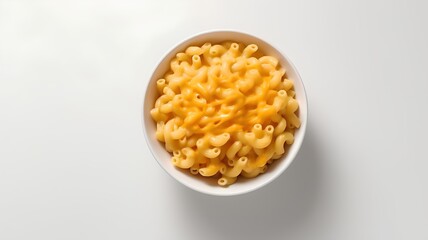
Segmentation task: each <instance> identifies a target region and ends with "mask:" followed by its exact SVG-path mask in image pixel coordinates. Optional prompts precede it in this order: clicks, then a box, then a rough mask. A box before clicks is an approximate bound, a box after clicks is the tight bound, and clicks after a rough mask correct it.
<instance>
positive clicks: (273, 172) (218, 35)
mask: <svg viewBox="0 0 428 240" xmlns="http://www.w3.org/2000/svg"><path fill="white" fill-rule="evenodd" d="M222 41H236V42H240V43H243V44H246V45H249V44H257V46H258V49H259V50H258V51H261V52H263V54H266V55H269V56H273V57H275V58H276V59H278V61H279V64H280V65H281V67H283V68H284V69H286V70H287V78H288V79H290V80H292V81H293V82H294V91H295V92H296V100H297V101H298V102H299V118H300V122H301V125H300V127H299V129H297V131H296V132H295V133H294V142H293V144H292V145H291V146H290V148H289V149H288V150H287V154H284V155H283V156H282V157H281V158H279V159H277V160H276V161H275V162H274V163H273V164H271V165H270V166H269V169H268V170H267V171H266V172H265V173H264V174H260V175H259V176H257V178H252V179H242V178H240V179H239V180H238V181H237V182H236V183H234V184H232V185H230V186H228V187H227V188H222V187H219V185H218V184H217V180H218V179H215V178H211V184H209V183H208V181H206V179H204V180H202V181H201V178H202V177H201V178H197V177H195V176H194V175H192V174H189V171H188V170H187V171H177V168H176V167H175V166H174V165H173V164H171V154H170V153H169V152H167V151H166V150H165V143H161V142H159V141H158V140H157V138H156V123H155V122H154V121H153V118H152V116H151V114H150V110H151V109H152V108H153V106H154V105H155V101H156V99H157V98H158V97H159V96H158V93H157V86H156V81H157V80H158V79H160V78H163V76H164V74H165V72H167V71H168V69H170V62H171V59H172V58H173V57H175V55H176V54H177V53H178V52H183V51H185V50H186V48H187V47H189V46H192V45H193V46H202V45H203V44H204V43H206V42H211V43H212V44H215V43H219V42H222ZM144 93H145V94H144V104H143V114H142V115H143V116H142V120H143V126H144V130H145V131H144V137H145V139H146V140H147V145H148V147H149V150H150V151H151V153H152V154H153V156H154V157H155V159H156V160H157V161H158V163H159V165H160V166H161V167H162V168H163V169H165V171H166V172H167V173H168V174H169V175H171V176H172V177H174V178H175V179H177V181H179V182H181V183H182V184H184V185H185V186H188V187H189V188H191V189H194V190H196V191H198V192H202V193H206V194H211V195H216V196H232V195H239V194H244V193H248V192H251V191H254V190H256V189H259V188H261V187H263V186H265V185H266V184H268V183H270V182H272V181H273V180H274V179H276V178H278V177H279V176H280V175H281V173H283V172H284V170H285V169H287V168H288V167H289V166H290V164H291V163H292V162H293V160H294V159H295V157H296V155H297V153H298V151H299V149H300V148H301V146H302V143H303V138H304V136H305V132H306V128H307V125H308V124H307V123H308V121H307V116H308V103H307V97H306V92H305V89H304V86H303V82H302V79H301V77H300V75H299V73H298V71H297V69H296V67H295V66H294V65H293V64H292V62H291V61H290V59H288V58H287V57H286V54H284V53H281V52H280V51H279V50H278V49H276V48H275V47H274V46H272V44H270V43H267V42H266V41H265V40H262V39H259V38H257V37H256V36H252V35H250V34H248V33H242V32H237V31H230V30H228V31H224V30H223V31H218V30H214V31H206V32H203V33H198V34H196V35H193V36H191V37H189V38H187V39H186V40H183V41H180V42H179V43H177V45H175V46H174V47H173V48H172V49H169V50H168V52H167V54H166V55H165V56H162V58H161V60H160V61H159V63H158V64H157V65H156V68H155V70H154V71H153V73H152V74H151V75H150V78H149V81H148V85H147V88H145V91H144Z"/></svg>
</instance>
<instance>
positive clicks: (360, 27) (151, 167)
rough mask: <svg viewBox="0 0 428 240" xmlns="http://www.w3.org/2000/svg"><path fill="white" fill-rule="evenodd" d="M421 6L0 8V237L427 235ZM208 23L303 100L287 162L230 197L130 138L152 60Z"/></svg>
mask: <svg viewBox="0 0 428 240" xmlns="http://www.w3.org/2000/svg"><path fill="white" fill-rule="evenodd" d="M179 2H180V3H179ZM278 2H279V1H278ZM426 11H427V2H426V1H404V0H403V1H386V0H384V1H381V0H376V1H352V2H351V1H339V0H337V1H293V2H292V1H283V2H282V3H281V4H278V3H274V2H271V3H262V4H260V3H258V2H255V1H245V2H244V1H239V2H238V1H227V2H226V1H210V2H206V3H200V1H196V0H195V1H170V2H162V1H155V2H153V3H152V2H150V3H149V2H144V1H134V2H129V1H88V2H86V1H61V2H57V1H37V2H36V1H26V2H24V1H4V0H1V1H0V109H1V112H2V113H1V115H0V123H1V125H0V146H1V148H0V239H22V240H23V239H43V240H47V239H49V240H50V239H103V240H107V239H202V238H204V239H260V238H263V237H264V236H266V235H268V236H269V239H325V240H330V239H356V240H359V239H388V240H391V239H394V240H395V239H412V240H413V239H428V229H427V222H428V217H427V216H428V205H427V202H428V193H427V183H428V174H426V172H427V168H428V155H427V147H426V142H427V140H426V136H427V134H428V126H427V122H428V114H427V107H426V106H425V104H426V103H427V102H428V95H427V94H426V93H427V90H428V81H427V80H428V79H427V78H428V77H427V73H426V72H427V71H426V68H427V67H426V65H427V55H428V47H427V42H428V32H427V31H428V30H427V29H428V15H427V14H426ZM272 25H273V27H272ZM212 28H234V29H242V30H243V31H246V32H252V33H254V34H255V35H258V36H260V37H262V38H266V39H267V40H268V41H270V42H272V43H273V44H274V45H276V46H279V47H280V48H281V50H283V51H284V52H285V53H286V54H287V55H288V56H289V57H290V58H291V60H292V61H293V62H294V63H295V64H296V66H297V68H298V69H299V72H300V73H301V75H302V78H303V80H304V82H305V85H306V88H307V93H308V96H309V113H310V116H309V118H310V121H309V126H308V132H307V136H306V138H305V143H304V145H303V147H302V149H301V152H300V154H299V155H298V157H297V159H296V160H295V161H294V162H293V164H292V165H291V166H290V168H289V169H288V170H287V171H286V172H285V174H283V175H282V176H281V177H280V178H278V179H277V180H276V181H275V182H273V183H271V184H269V185H268V186H266V187H265V188H263V189H261V190H258V191H256V192H253V193H250V194H248V195H243V196H238V197H230V198H221V197H211V196H206V195H202V194H199V193H197V192H194V191H192V190H190V189H188V188H186V187H184V186H182V185H181V184H179V183H177V182H176V181H175V180H174V179H172V178H171V177H169V176H168V175H167V174H166V173H165V172H164V171H163V170H162V169H161V168H160V167H159V166H158V164H157V163H156V162H155V160H154V159H152V156H151V154H150V153H149V152H148V149H147V146H146V145H145V141H144V138H143V134H142V130H141V120H140V108H141V102H142V97H143V85H144V81H147V79H148V77H149V76H150V74H151V71H152V69H153V67H154V66H155V64H156V62H157V61H158V60H159V58H160V56H162V54H164V52H165V51H166V50H167V49H169V48H170V47H171V46H173V45H174V44H175V43H176V42H178V41H180V40H182V39H184V38H185V37H187V36H189V35H191V34H194V33H196V32H199V31H202V30H207V29H212Z"/></svg>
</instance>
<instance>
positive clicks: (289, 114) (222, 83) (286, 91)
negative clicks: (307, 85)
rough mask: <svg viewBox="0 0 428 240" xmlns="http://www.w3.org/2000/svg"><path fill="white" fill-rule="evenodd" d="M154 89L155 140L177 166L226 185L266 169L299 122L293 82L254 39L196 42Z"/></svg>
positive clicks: (290, 141)
mask: <svg viewBox="0 0 428 240" xmlns="http://www.w3.org/2000/svg"><path fill="white" fill-rule="evenodd" d="M156 87H157V91H158V94H159V97H158V98H157V99H156V101H155V104H154V107H153V109H152V110H151V111H150V114H151V116H152V118H153V120H154V121H155V122H156V139H157V140H158V141H160V142H163V143H165V148H166V150H167V151H168V152H171V153H172V157H171V161H172V163H173V164H174V165H175V166H176V167H178V168H182V169H189V171H190V173H191V174H195V175H196V174H200V175H201V176H204V177H214V178H216V179H217V183H218V184H219V185H220V186H229V185H231V184H233V183H235V182H236V181H237V180H238V178H239V177H240V176H242V177H246V178H254V177H256V176H258V175H259V174H263V173H264V172H266V171H267V169H268V165H270V164H272V163H273V162H274V161H275V159H278V158H280V157H281V156H282V155H284V154H285V153H286V147H287V146H288V145H291V144H293V141H294V132H295V129H296V128H299V127H300V119H299V117H298V108H299V104H298V102H297V100H296V98H295V92H294V90H293V81H291V80H290V79H287V78H286V70H285V69H283V68H281V66H280V64H279V61H278V59H276V58H275V57H272V56H265V55H263V54H262V53H260V52H259V48H258V46H257V45H256V44H249V45H244V44H242V43H233V42H224V43H221V44H214V45H213V44H211V43H205V44H203V45H202V46H190V47H188V48H187V49H185V50H184V51H183V52H179V53H177V54H176V56H175V57H174V58H173V59H172V60H171V61H170V69H169V71H168V72H166V73H165V74H164V76H162V78H160V79H159V80H157V81H156Z"/></svg>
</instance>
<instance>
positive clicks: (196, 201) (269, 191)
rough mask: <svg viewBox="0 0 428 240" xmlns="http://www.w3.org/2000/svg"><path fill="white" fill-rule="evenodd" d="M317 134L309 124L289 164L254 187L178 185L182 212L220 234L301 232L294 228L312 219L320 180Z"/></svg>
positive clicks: (214, 234)
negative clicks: (237, 190)
mask: <svg viewBox="0 0 428 240" xmlns="http://www.w3.org/2000/svg"><path fill="white" fill-rule="evenodd" d="M319 140H320V139H319V138H318V136H317V133H316V132H315V131H314V129H311V128H310V125H309V126H308V129H307V132H306V137H305V140H304V143H303V145H302V148H301V149H300V152H299V154H298V155H297V158H296V159H295V160H294V162H293V163H292V164H291V165H290V167H289V168H288V169H287V170H286V171H285V172H284V174H282V175H281V176H280V177H279V178H278V179H276V180H275V181H274V182H272V183H270V184H269V185H267V186H265V187H263V188H262V189H260V190H257V191H255V192H252V193H248V194H244V195H241V196H234V197H213V196H207V195H204V194H201V193H198V192H195V191H193V190H190V189H187V188H185V187H183V188H178V189H177V197H178V198H179V201H180V202H181V205H182V207H183V208H182V210H183V211H184V212H183V214H185V215H187V217H186V219H193V220H194V221H195V227H197V228H200V229H201V230H203V231H205V232H206V234H207V235H208V236H212V237H218V239H231V238H237V239H265V238H266V236H269V239H284V237H285V236H295V235H299V232H298V231H305V229H308V228H309V225H310V224H311V223H310V222H309V220H310V218H311V216H313V215H314V212H315V210H316V207H317V201H318V200H319V197H320V188H321V187H322V184H323V182H322V177H321V171H320V169H319V167H320V161H319V160H320V159H321V157H322V156H320V154H321V152H320V151H319V148H318V145H317V143H319ZM318 206H319V204H318ZM312 223H313V222H312ZM305 224H306V225H305Z"/></svg>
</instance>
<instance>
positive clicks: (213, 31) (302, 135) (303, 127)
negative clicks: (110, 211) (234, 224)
mask: <svg viewBox="0 0 428 240" xmlns="http://www.w3.org/2000/svg"><path fill="white" fill-rule="evenodd" d="M216 33H235V34H236V33H237V34H243V35H247V36H249V37H251V38H254V39H257V40H259V41H261V42H264V43H266V44H267V45H270V46H271V47H272V48H273V49H275V50H276V51H277V52H278V53H279V54H281V56H282V57H283V58H284V59H285V60H286V62H287V63H288V64H289V65H290V67H291V68H292V69H293V71H294V73H295V74H296V76H297V77H298V78H299V81H300V84H301V85H302V93H303V96H302V97H303V98H304V99H305V116H306V118H305V121H304V122H303V123H302V125H301V127H300V128H299V132H300V138H299V141H298V143H297V146H295V149H296V150H295V151H294V154H293V155H291V156H289V155H283V156H282V157H281V158H280V159H284V158H285V157H287V156H288V157H289V159H288V161H287V162H286V163H284V164H283V165H282V167H281V168H278V169H277V170H276V171H275V172H274V174H273V175H272V176H271V177H270V178H268V179H267V180H266V181H264V182H262V183H260V184H257V185H254V186H253V187H249V188H247V189H244V190H242V191H235V192H223V193H217V192H211V191H208V190H205V189H200V188H196V187H194V186H193V185H192V184H189V183H188V182H186V181H182V180H181V179H178V178H176V177H175V176H173V175H172V174H171V173H170V172H169V171H168V170H167V169H165V168H164V166H162V163H161V162H160V160H159V159H158V157H157V156H156V154H155V153H154V152H155V150H154V149H153V148H152V146H151V144H150V142H151V140H150V139H149V137H148V134H147V130H146V121H145V119H144V113H145V111H147V110H148V109H145V102H146V98H147V91H148V88H149V85H150V83H151V82H152V78H153V75H154V73H155V72H156V70H157V69H158V67H159V66H160V65H161V64H162V62H163V61H165V58H166V57H167V56H168V55H169V54H170V53H171V52H172V51H174V50H175V49H176V48H177V47H179V46H180V45H182V44H183V43H185V42H189V41H191V40H197V38H198V37H200V36H203V35H206V34H216ZM189 44H191V43H189ZM143 90H144V95H143V102H142V108H141V123H142V128H143V135H144V139H145V141H146V145H147V146H148V149H149V151H150V153H151V154H152V157H153V158H154V159H155V160H156V162H157V164H158V165H159V166H160V167H161V168H162V169H163V170H164V171H165V172H166V173H167V174H168V175H169V176H170V177H171V178H173V179H174V180H176V181H177V182H179V183H181V184H183V185H184V186H186V187H188V188H190V189H192V190H194V191H196V192H199V193H203V194H207V195H212V196H237V195H243V194H246V193H249V192H253V191H256V190H259V189H261V188H262V187H264V186H266V185H268V184H269V183H271V182H273V181H274V180H276V179H278V177H279V176H281V175H282V174H283V173H284V172H285V170H286V169H288V168H289V166H290V165H291V163H292V162H294V159H295V158H296V156H297V154H298V153H299V151H300V149H301V146H302V145H303V141H304V139H305V135H306V129H307V125H308V115H309V111H308V110H309V108H308V107H309V103H308V96H307V93H306V88H305V85H304V83H303V80H302V77H301V75H300V73H299V71H298V70H297V68H296V66H295V64H294V63H293V62H292V61H291V60H290V58H289V57H288V56H287V55H286V54H285V53H283V52H282V51H281V50H280V49H279V48H278V47H277V46H275V45H274V44H272V43H270V42H269V41H267V40H264V39H262V38H259V37H257V36H255V35H253V34H250V33H248V32H245V31H241V30H235V29H211V30H205V31H200V32H197V33H195V34H192V35H190V36H189V37H186V38H184V39H182V40H180V41H178V42H177V43H176V44H174V45H173V46H172V47H170V48H169V49H168V50H167V51H166V52H165V53H164V54H163V55H162V56H161V58H160V59H159V60H158V61H157V62H156V64H155V65H154V67H153V69H152V71H151V74H150V77H149V78H148V80H147V81H146V83H145V84H144V88H143ZM300 104H301V103H300V102H299V109H300ZM295 144H296V141H294V143H293V145H295Z"/></svg>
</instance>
